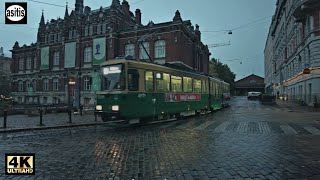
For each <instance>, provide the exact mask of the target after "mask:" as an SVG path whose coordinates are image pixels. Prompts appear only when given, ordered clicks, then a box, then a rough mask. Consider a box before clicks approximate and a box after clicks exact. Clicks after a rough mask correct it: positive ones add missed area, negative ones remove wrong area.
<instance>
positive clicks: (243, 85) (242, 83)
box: [235, 74, 265, 96]
mask: <svg viewBox="0 0 320 180" xmlns="http://www.w3.org/2000/svg"><path fill="white" fill-rule="evenodd" d="M235 86H236V95H242V96H243V95H245V96H246V95H247V94H248V92H262V93H264V86H265V85H264V78H262V77H260V76H257V75H254V74H251V75H250V76H247V77H245V78H242V79H240V80H238V81H236V82H235Z"/></svg>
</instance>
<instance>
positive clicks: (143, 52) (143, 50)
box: [139, 42, 150, 59]
mask: <svg viewBox="0 0 320 180" xmlns="http://www.w3.org/2000/svg"><path fill="white" fill-rule="evenodd" d="M142 44H143V46H144V48H143V46H142V45H141V44H140V45H139V47H140V48H139V49H140V51H139V59H149V57H148V54H150V53H149V52H150V51H149V42H143V43H142Z"/></svg>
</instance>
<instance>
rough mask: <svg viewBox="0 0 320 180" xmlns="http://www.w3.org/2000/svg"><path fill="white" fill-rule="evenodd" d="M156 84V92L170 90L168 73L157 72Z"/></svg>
mask: <svg viewBox="0 0 320 180" xmlns="http://www.w3.org/2000/svg"><path fill="white" fill-rule="evenodd" d="M156 85H157V91H158V92H169V91H170V75H169V74H166V73H157V74H156Z"/></svg>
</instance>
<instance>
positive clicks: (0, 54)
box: [0, 47, 4, 56]
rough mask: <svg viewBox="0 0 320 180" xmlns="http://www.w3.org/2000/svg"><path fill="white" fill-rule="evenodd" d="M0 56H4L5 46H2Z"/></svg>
mask: <svg viewBox="0 0 320 180" xmlns="http://www.w3.org/2000/svg"><path fill="white" fill-rule="evenodd" d="M0 56H4V54H3V47H1V48H0Z"/></svg>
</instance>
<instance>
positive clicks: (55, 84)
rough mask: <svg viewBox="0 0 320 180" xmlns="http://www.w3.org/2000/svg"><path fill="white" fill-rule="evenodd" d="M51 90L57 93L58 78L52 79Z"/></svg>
mask: <svg viewBox="0 0 320 180" xmlns="http://www.w3.org/2000/svg"><path fill="white" fill-rule="evenodd" d="M52 90H53V91H58V90H59V79H58V78H53V80H52Z"/></svg>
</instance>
